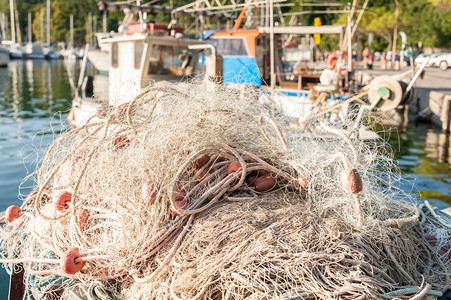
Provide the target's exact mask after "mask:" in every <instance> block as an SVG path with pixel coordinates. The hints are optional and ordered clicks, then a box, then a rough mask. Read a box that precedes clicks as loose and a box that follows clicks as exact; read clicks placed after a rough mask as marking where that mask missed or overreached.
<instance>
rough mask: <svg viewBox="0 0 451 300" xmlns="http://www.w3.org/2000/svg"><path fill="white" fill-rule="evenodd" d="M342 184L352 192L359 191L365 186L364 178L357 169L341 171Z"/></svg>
mask: <svg viewBox="0 0 451 300" xmlns="http://www.w3.org/2000/svg"><path fill="white" fill-rule="evenodd" d="M340 180H341V184H342V185H343V187H344V189H345V190H346V191H347V192H348V193H351V194H357V193H359V192H360V191H361V190H362V188H363V183H362V178H361V177H360V174H359V171H357V170H356V169H348V170H343V171H341V173H340Z"/></svg>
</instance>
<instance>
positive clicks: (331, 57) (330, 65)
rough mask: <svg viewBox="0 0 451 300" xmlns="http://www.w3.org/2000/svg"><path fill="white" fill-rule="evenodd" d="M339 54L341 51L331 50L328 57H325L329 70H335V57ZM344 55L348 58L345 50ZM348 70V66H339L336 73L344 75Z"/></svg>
mask: <svg viewBox="0 0 451 300" xmlns="http://www.w3.org/2000/svg"><path fill="white" fill-rule="evenodd" d="M340 56H341V51H340V50H338V51H334V52H332V53H331V54H330V55H329V56H328V57H327V67H328V68H329V70H335V67H336V64H337V57H340ZM344 57H345V58H346V59H348V58H349V56H348V52H345V54H344ZM352 65H353V64H352ZM347 72H348V67H346V68H340V70H338V73H339V74H340V75H344V74H346V73H347Z"/></svg>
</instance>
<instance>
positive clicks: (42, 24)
mask: <svg viewBox="0 0 451 300" xmlns="http://www.w3.org/2000/svg"><path fill="white" fill-rule="evenodd" d="M39 16H40V18H41V19H40V23H39V40H40V43H41V46H42V45H44V40H45V37H44V8H43V7H41V13H40V14H39Z"/></svg>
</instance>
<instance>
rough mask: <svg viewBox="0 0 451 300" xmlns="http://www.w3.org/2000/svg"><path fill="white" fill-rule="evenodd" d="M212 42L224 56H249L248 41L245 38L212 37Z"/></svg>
mask: <svg viewBox="0 0 451 300" xmlns="http://www.w3.org/2000/svg"><path fill="white" fill-rule="evenodd" d="M210 41H211V43H212V44H213V46H215V47H216V51H217V52H218V54H219V55H222V56H231V55H237V56H248V55H249V54H248V53H247V49H246V43H245V41H244V39H243V38H212V39H211V40H210Z"/></svg>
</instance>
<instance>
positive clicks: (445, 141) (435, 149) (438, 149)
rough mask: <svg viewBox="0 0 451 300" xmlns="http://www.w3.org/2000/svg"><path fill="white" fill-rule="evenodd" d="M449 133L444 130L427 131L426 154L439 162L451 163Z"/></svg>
mask: <svg viewBox="0 0 451 300" xmlns="http://www.w3.org/2000/svg"><path fill="white" fill-rule="evenodd" d="M449 139H450V138H449V134H447V133H443V132H434V131H432V130H428V131H427V132H426V149H425V150H426V156H427V157H428V158H430V159H432V160H434V161H437V162H439V163H448V164H451V143H450V142H449Z"/></svg>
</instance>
